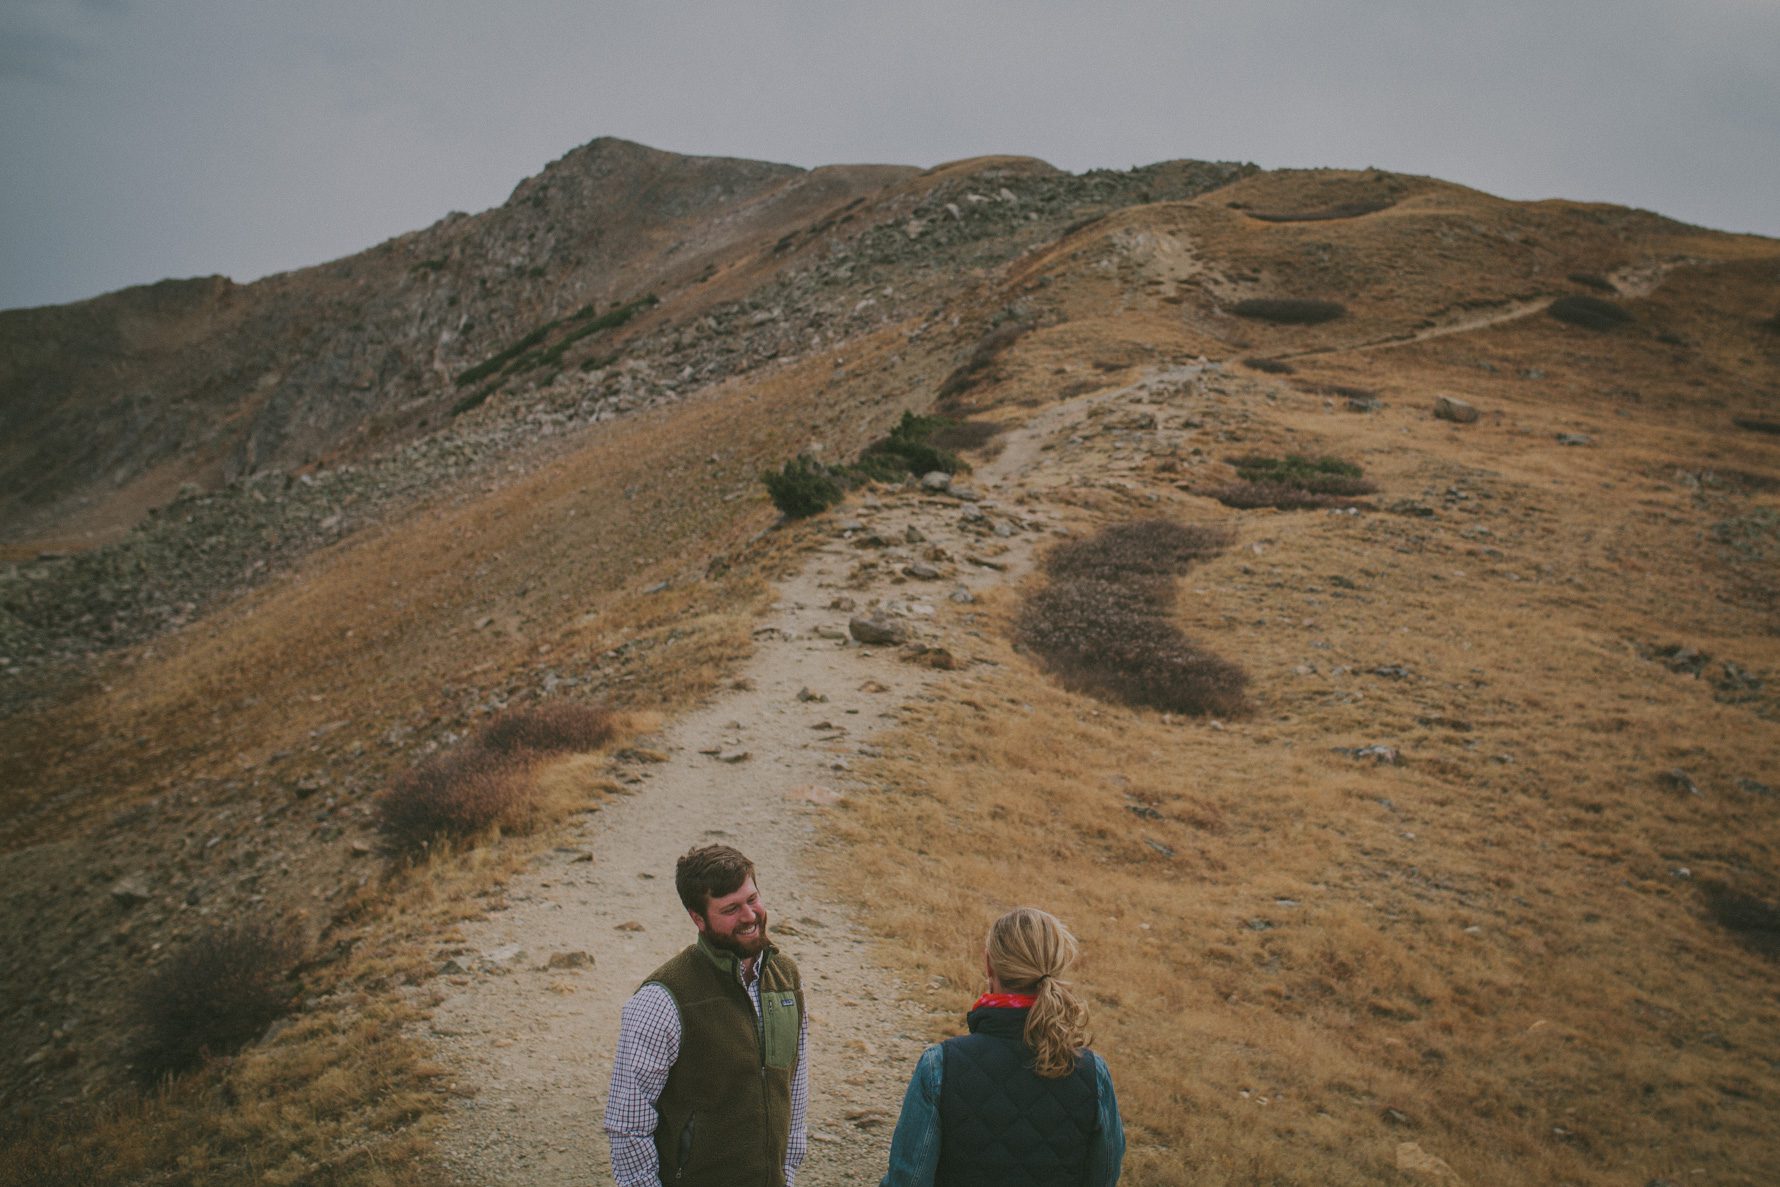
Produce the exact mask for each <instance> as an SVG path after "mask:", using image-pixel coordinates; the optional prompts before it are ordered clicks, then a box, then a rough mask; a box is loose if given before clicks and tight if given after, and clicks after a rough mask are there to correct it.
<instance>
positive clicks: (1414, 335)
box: [1277, 297, 1557, 359]
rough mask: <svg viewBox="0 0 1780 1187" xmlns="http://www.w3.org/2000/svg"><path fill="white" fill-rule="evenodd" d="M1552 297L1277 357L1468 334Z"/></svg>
mask: <svg viewBox="0 0 1780 1187" xmlns="http://www.w3.org/2000/svg"><path fill="white" fill-rule="evenodd" d="M1555 300H1557V298H1556V297H1535V298H1533V299H1532V300H1529V301H1510V302H1507V303H1506V304H1503V305H1498V306H1495V307H1494V308H1491V309H1488V310H1484V311H1480V312H1477V313H1472V314H1469V315H1467V316H1465V317H1459V318H1455V319H1453V320H1452V321H1445V322H1440V323H1438V324H1436V325H1432V326H1425V327H1423V328H1422V329H1419V330H1415V331H1412V332H1410V333H1408V334H1391V335H1389V336H1387V337H1384V338H1373V339H1371V340H1369V341H1366V342H1348V343H1344V344H1342V345H1340V346H1318V347H1314V348H1312V349H1310V350H1294V351H1286V352H1282V353H1281V354H1279V355H1278V356H1277V357H1278V358H1281V359H1307V358H1315V357H1316V356H1318V355H1329V354H1350V353H1352V352H1354V351H1359V350H1390V349H1392V348H1393V347H1398V346H1414V345H1415V344H1416V343H1418V342H1427V341H1428V340H1430V339H1433V338H1444V337H1446V336H1448V335H1450V334H1468V333H1470V332H1471V331H1473V330H1483V329H1488V328H1489V327H1490V326H1499V325H1501V324H1502V323H1503V322H1510V321H1518V320H1520V319H1521V318H1523V317H1531V316H1533V315H1534V314H1535V313H1543V312H1544V311H1545V310H1546V309H1547V308H1549V307H1550V306H1551V303H1552V302H1553V301H1555Z"/></svg>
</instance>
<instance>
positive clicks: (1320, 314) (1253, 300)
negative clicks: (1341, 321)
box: [1230, 297, 1347, 326]
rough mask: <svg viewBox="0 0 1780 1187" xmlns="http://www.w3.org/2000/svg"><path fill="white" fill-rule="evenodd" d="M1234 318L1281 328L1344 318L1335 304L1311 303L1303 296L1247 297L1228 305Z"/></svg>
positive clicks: (1344, 311)
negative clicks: (1269, 323)
mask: <svg viewBox="0 0 1780 1187" xmlns="http://www.w3.org/2000/svg"><path fill="white" fill-rule="evenodd" d="M1230 312H1232V313H1234V314H1235V315H1236V316H1237V317H1248V318H1253V319H1255V320H1256V321H1268V322H1273V323H1275V324H1276V325H1282V326H1314V325H1318V324H1320V323H1322V322H1326V321H1334V320H1335V319H1336V318H1338V317H1345V316H1346V315H1347V306H1345V305H1343V304H1341V303H1340V302H1339V301H1313V300H1310V299H1308V298H1304V297H1250V298H1249V299H1248V300H1246V301H1238V302H1236V304H1234V305H1232V306H1230Z"/></svg>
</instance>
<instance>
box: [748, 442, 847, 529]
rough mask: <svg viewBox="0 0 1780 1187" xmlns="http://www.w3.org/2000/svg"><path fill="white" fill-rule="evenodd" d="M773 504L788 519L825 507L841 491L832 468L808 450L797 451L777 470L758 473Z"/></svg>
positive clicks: (835, 501) (814, 513)
mask: <svg viewBox="0 0 1780 1187" xmlns="http://www.w3.org/2000/svg"><path fill="white" fill-rule="evenodd" d="M760 480H761V481H762V482H764V483H766V491H767V494H769V495H771V496H772V500H773V506H775V507H777V508H778V509H779V511H780V512H781V513H782V514H783V515H784V516H785V517H786V518H788V519H805V518H807V517H809V516H811V515H816V514H818V513H820V512H823V511H826V510H828V508H830V507H832V506H834V505H835V504H836V503H838V502H840V501H841V496H842V495H843V494H844V493H845V491H844V490H843V488H842V486H841V484H840V483H839V482H837V481H836V480H835V478H834V475H833V472H832V471H831V470H830V469H829V468H828V467H827V466H824V465H823V464H822V463H821V462H819V461H817V460H816V459H815V458H812V457H810V456H809V455H808V454H802V453H800V454H798V455H797V456H796V457H794V458H792V459H791V460H790V461H788V462H786V463H785V464H784V466H782V467H781V468H780V469H778V470H768V471H767V472H766V473H764V474H762V475H761V476H760Z"/></svg>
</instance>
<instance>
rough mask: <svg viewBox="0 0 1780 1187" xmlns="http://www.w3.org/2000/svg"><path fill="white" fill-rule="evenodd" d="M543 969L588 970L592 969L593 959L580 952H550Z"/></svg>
mask: <svg viewBox="0 0 1780 1187" xmlns="http://www.w3.org/2000/svg"><path fill="white" fill-rule="evenodd" d="M544 967H545V968H546V969H590V968H592V967H593V957H591V956H589V955H588V954H587V953H585V952H581V951H574V952H552V953H551V954H550V959H549V960H548V961H547V962H545V964H544Z"/></svg>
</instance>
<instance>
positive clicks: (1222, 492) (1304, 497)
mask: <svg viewBox="0 0 1780 1187" xmlns="http://www.w3.org/2000/svg"><path fill="white" fill-rule="evenodd" d="M1205 493H1206V494H1208V495H1210V496H1211V497H1212V498H1214V499H1216V500H1217V501H1218V502H1220V503H1222V504H1223V505H1224V506H1226V507H1235V508H1236V509H1238V510H1240V511H1250V510H1253V509H1254V508H1256V507H1274V508H1277V509H1278V510H1280V511H1312V510H1316V509H1317V508H1321V507H1351V506H1353V502H1354V501H1353V499H1351V498H1349V497H1347V496H1345V495H1331V494H1322V493H1319V492H1317V491H1309V490H1303V489H1301V488H1299V487H1296V486H1289V485H1287V484H1286V483H1283V482H1231V483H1227V484H1225V485H1224V486H1219V487H1213V488H1212V489H1211V490H1209V491H1206V492H1205Z"/></svg>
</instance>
